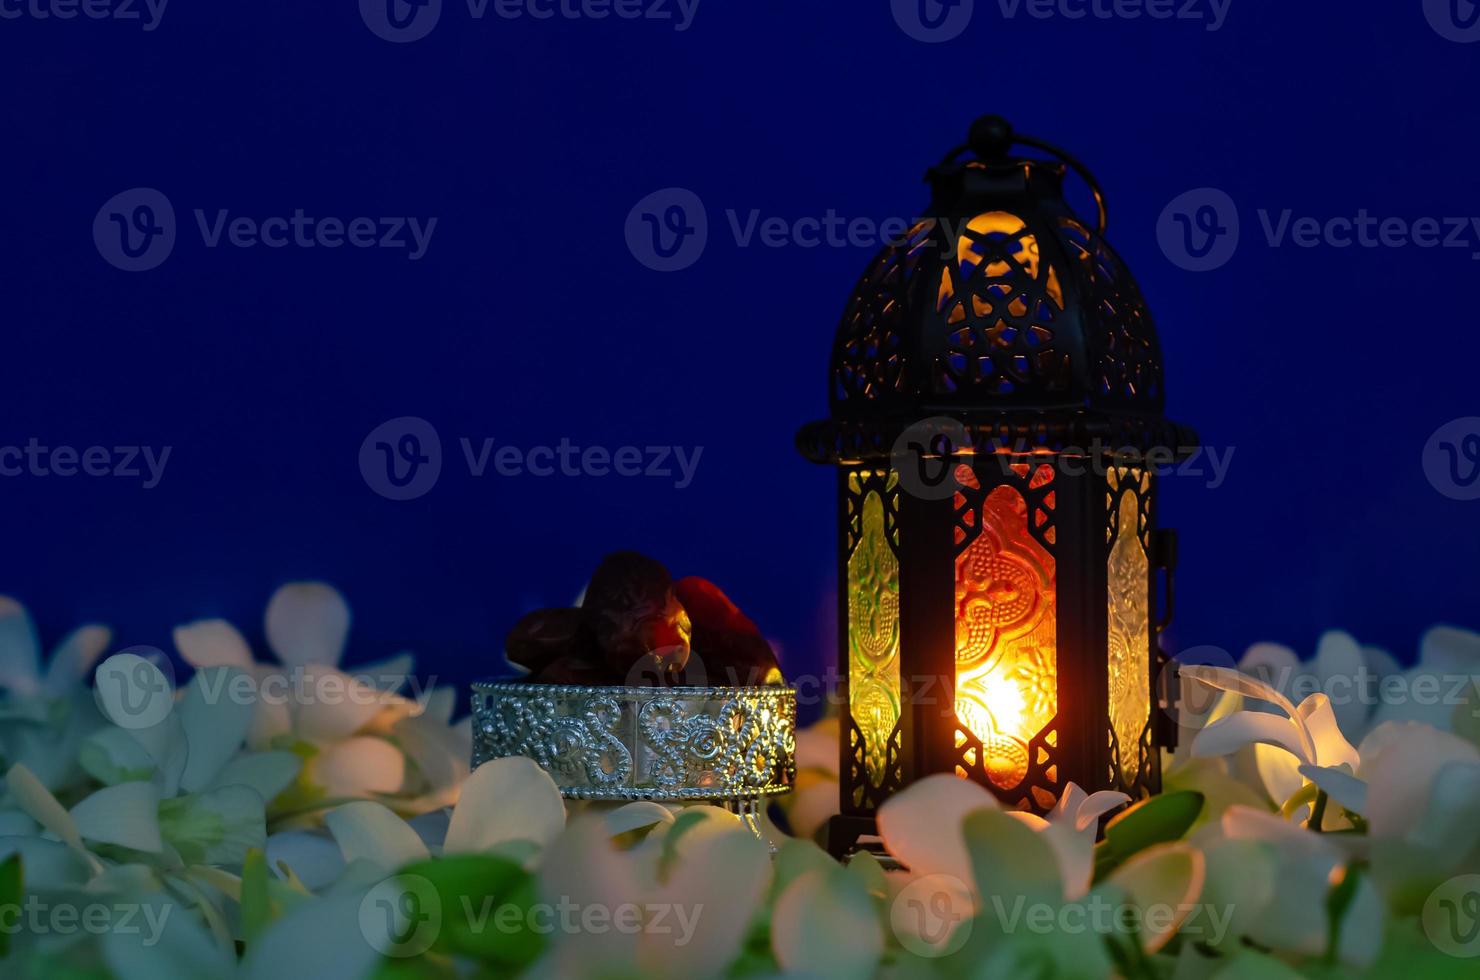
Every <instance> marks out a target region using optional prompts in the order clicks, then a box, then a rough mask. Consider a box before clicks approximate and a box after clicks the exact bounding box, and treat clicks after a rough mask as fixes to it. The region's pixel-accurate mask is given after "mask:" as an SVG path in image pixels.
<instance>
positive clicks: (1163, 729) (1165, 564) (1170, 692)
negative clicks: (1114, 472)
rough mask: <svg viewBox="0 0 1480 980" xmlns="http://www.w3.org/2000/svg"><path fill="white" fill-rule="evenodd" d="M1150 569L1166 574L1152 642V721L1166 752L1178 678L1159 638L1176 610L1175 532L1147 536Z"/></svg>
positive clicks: (1173, 733)
mask: <svg viewBox="0 0 1480 980" xmlns="http://www.w3.org/2000/svg"><path fill="white" fill-rule="evenodd" d="M1150 557H1151V567H1152V569H1153V571H1161V572H1164V573H1165V574H1166V590H1165V595H1166V600H1165V603H1164V604H1163V605H1162V609H1161V614H1160V615H1159V616H1157V617H1156V621H1155V628H1156V635H1157V640H1156V641H1155V663H1156V681H1155V689H1154V690H1153V691H1152V696H1153V697H1155V698H1156V701H1157V706H1158V707H1159V708H1160V709H1161V710H1160V712H1159V713H1158V714H1157V717H1156V726H1155V727H1156V741H1157V744H1158V745H1160V746H1162V747H1163V748H1166V749H1175V748H1176V747H1177V702H1178V700H1179V695H1180V693H1181V687H1182V683H1181V677H1180V675H1179V674H1178V671H1177V662H1176V661H1175V660H1173V659H1172V658H1171V657H1169V656H1167V654H1166V651H1165V650H1163V649H1162V648H1161V640H1160V637H1161V634H1162V633H1164V632H1165V631H1166V629H1167V627H1168V626H1171V625H1172V614H1173V612H1174V611H1175V609H1176V590H1175V587H1174V585H1173V581H1174V578H1175V574H1176V571H1177V532H1176V531H1174V530H1172V529H1171V528H1160V529H1157V530H1155V531H1152V532H1151V556H1150Z"/></svg>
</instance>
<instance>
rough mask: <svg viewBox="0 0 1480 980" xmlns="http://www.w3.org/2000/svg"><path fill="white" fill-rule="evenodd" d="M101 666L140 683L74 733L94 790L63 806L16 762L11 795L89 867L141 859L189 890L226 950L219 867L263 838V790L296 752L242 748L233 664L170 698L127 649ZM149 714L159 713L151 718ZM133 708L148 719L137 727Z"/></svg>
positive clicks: (292, 771)
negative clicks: (92, 725)
mask: <svg viewBox="0 0 1480 980" xmlns="http://www.w3.org/2000/svg"><path fill="white" fill-rule="evenodd" d="M100 670H105V671H110V672H111V671H115V670H117V671H120V673H119V676H123V677H127V678H130V679H132V681H133V682H134V683H137V684H138V685H139V689H138V690H136V691H131V692H124V694H122V695H120V696H118V697H101V698H99V704H100V707H101V709H102V711H103V713H104V714H105V715H106V716H107V718H108V721H109V722H111V724H107V725H104V726H103V727H101V728H99V729H98V730H97V731H95V732H93V733H92V734H91V735H89V736H88V737H87V738H86V739H85V740H84V742H83V743H82V746H81V751H80V756H79V757H80V762H81V765H82V767H83V768H84V769H86V770H87V772H88V773H89V774H90V775H91V776H93V778H94V779H96V780H97V781H98V782H99V783H101V784H102V786H101V788H99V789H97V790H95V791H94V792H91V793H90V794H88V795H86V796H85V797H83V798H82V799H81V800H80V801H79V802H77V803H76V804H75V805H73V806H72V807H71V808H70V810H69V809H67V808H65V807H63V806H62V804H61V803H60V802H58V800H57V798H56V797H55V796H54V795H52V794H51V792H50V791H49V790H47V788H46V787H45V786H44V785H43V784H42V783H41V782H40V780H38V779H37V778H36V777H35V776H34V774H32V773H31V772H30V771H29V769H28V768H27V767H26V766H24V765H23V764H17V765H15V766H13V767H11V769H10V772H9V774H8V776H7V786H8V788H9V791H10V796H11V798H12V800H13V801H14V803H15V805H17V806H18V807H19V808H20V809H21V810H22V811H23V812H25V813H26V814H27V815H28V816H29V817H30V818H31V819H33V820H34V821H35V822H36V823H37V824H38V825H39V826H40V827H41V828H43V829H44V830H45V831H46V832H48V833H49V834H50V835H51V836H52V837H54V838H55V839H57V840H59V841H61V842H62V843H64V844H66V845H67V846H68V847H70V848H72V849H73V851H74V852H76V854H77V856H78V857H79V858H80V859H81V860H82V861H83V862H84V863H85V864H86V866H87V867H88V869H89V870H90V872H91V874H92V875H93V876H94V877H96V876H100V875H102V874H104V873H105V872H106V871H107V870H108V869H110V868H114V867H117V866H120V865H125V866H142V867H145V868H147V869H148V870H149V871H150V872H151V873H152V874H154V875H156V876H157V877H158V879H159V881H160V882H163V884H164V886H167V887H168V888H169V889H171V890H172V891H174V892H176V893H179V894H183V895H186V896H189V898H190V899H191V904H192V905H193V907H194V908H196V909H197V910H198V911H199V914H200V915H201V917H202V918H203V919H204V920H205V922H206V923H207V924H208V925H209V926H210V928H211V931H212V932H213V933H214V934H215V936H216V938H217V940H218V942H219V943H220V944H221V945H222V946H223V947H224V948H230V946H231V943H232V941H233V937H232V935H231V932H230V929H229V927H228V926H227V922H226V917H225V915H224V906H225V900H224V898H225V896H224V895H223V894H222V889H223V888H225V889H227V890H230V889H232V888H234V887H237V886H238V885H239V880H238V879H236V878H235V876H234V875H233V874H232V873H231V872H229V871H225V870H222V869H224V868H236V867H240V866H241V864H242V862H243V861H244V860H245V858H246V854H247V851H248V850H249V849H251V848H262V847H264V846H265V844H266V815H265V800H266V799H270V798H271V797H273V796H276V795H277V794H278V793H279V792H281V791H282V789H283V788H284V787H286V786H287V785H288V784H289V783H291V782H292V781H293V780H294V778H295V777H296V776H297V775H298V771H299V769H300V767H301V761H300V760H299V759H298V757H297V756H295V755H294V754H292V753H289V752H266V753H251V754H241V752H240V750H241V746H242V743H243V741H244V739H245V737H246V733H247V729H248V727H249V725H250V724H251V717H252V706H251V704H250V703H248V702H242V701H237V700H233V699H231V698H229V697H222V696H221V692H222V691H225V690H229V689H230V685H231V683H232V681H233V679H234V675H237V674H238V673H239V672H237V671H235V670H234V669H233V668H214V669H212V670H204V671H200V672H199V673H197V674H196V676H195V678H194V679H193V680H192V681H191V682H190V684H189V685H188V686H187V688H186V690H185V691H184V692H183V695H182V696H180V697H178V698H177V697H176V696H175V693H174V689H173V686H172V685H171V684H170V683H169V681H168V679H167V678H166V677H165V676H164V674H163V673H162V672H161V671H160V670H159V669H158V668H157V667H156V666H154V665H153V664H151V663H150V662H149V661H147V660H144V659H143V658H140V657H138V656H136V655H134V654H120V655H115V656H114V657H111V658H109V660H108V661H106V662H105V663H104V664H103V666H102V667H101V668H100ZM151 699H152V700H151ZM141 706H142V707H141ZM141 710H143V711H147V712H148V715H147V717H144V716H141V714H140V711H141ZM155 713H158V714H159V715H161V716H162V717H160V718H159V720H154V714H155ZM141 717H143V719H144V720H152V721H153V722H154V723H153V724H151V725H148V726H147V727H138V722H139V720H140V719H141Z"/></svg>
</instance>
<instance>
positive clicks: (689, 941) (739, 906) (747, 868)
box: [453, 769, 771, 977]
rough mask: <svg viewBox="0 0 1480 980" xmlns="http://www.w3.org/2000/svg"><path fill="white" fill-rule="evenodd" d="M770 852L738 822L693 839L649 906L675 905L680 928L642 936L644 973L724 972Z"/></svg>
mask: <svg viewBox="0 0 1480 980" xmlns="http://www.w3.org/2000/svg"><path fill="white" fill-rule="evenodd" d="M479 771H480V772H481V771H482V770H481V769H480V770H479ZM476 775H477V774H476V773H474V776H475V778H476ZM464 798H466V794H465V795H464ZM453 823H454V825H455V824H456V817H455V816H454V818H453ZM768 856H769V855H768V854H767V851H766V845H765V844H763V843H762V842H761V841H760V840H759V839H758V838H757V837H756V836H755V835H754V834H752V833H750V832H749V831H748V830H744V829H742V828H741V827H740V826H739V824H738V823H737V824H735V825H734V826H733V828H732V829H730V830H727V831H725V832H723V833H717V834H706V835H703V836H701V837H699V838H698V839H697V840H694V841H692V851H691V856H690V858H689V859H687V860H684V861H681V862H679V863H678V864H677V866H676V867H674V869H673V870H672V872H671V873H670V875H669V877H668V880H667V881H666V882H664V883H663V884H662V885H660V886H659V887H658V888H657V889H656V890H655V891H654V892H653V894H652V899H651V903H650V905H657V906H667V907H669V908H671V909H672V910H673V911H674V913H675V915H673V916H670V918H671V919H673V920H674V921H675V923H676V926H677V927H676V928H673V929H671V930H669V931H667V932H661V931H659V930H656V929H654V930H648V931H645V932H643V933H642V934H640V935H639V936H638V939H637V960H638V965H639V967H640V968H641V969H642V972H643V973H645V974H655V975H657V976H661V977H718V976H722V975H723V974H724V973H725V971H726V969H727V968H728V967H729V965H730V964H731V963H732V962H734V960H735V957H736V955H737V954H738V953H739V952H740V948H741V945H742V944H743V943H744V941H745V936H746V933H747V932H748V930H749V929H750V924H751V921H752V920H753V919H754V917H755V913H756V910H757V909H758V908H760V906H761V900H762V898H764V897H765V894H766V889H767V886H768V885H769V884H770V880H771V862H770V861H769V860H767V858H768ZM686 933H687V934H686Z"/></svg>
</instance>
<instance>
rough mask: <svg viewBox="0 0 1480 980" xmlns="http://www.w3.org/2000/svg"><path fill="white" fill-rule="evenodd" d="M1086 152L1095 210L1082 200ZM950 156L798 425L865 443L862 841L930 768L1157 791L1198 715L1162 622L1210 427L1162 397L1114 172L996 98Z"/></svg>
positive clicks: (847, 774)
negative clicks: (1115, 240) (1185, 455)
mask: <svg viewBox="0 0 1480 980" xmlns="http://www.w3.org/2000/svg"><path fill="white" fill-rule="evenodd" d="M1015 145H1022V146H1030V147H1034V148H1036V149H1038V150H1041V151H1044V152H1046V153H1048V154H1050V155H1052V156H1053V157H1055V158H1056V159H1039V158H1026V157H1021V156H1015V155H1013V153H1012V148H1013V146H1015ZM968 151H969V157H968ZM963 157H968V158H966V159H963ZM1068 168H1073V169H1074V170H1075V171H1076V172H1078V173H1079V174H1080V175H1081V176H1082V177H1083V178H1084V180H1085V181H1086V183H1088V184H1089V187H1090V189H1091V191H1092V193H1093V195H1094V198H1095V203H1096V207H1097V209H1098V211H1099V214H1098V220H1097V222H1096V223H1095V224H1094V225H1093V226H1091V225H1090V224H1089V223H1087V222H1085V221H1083V220H1081V219H1080V218H1079V217H1078V216H1077V215H1076V214H1075V212H1074V211H1073V209H1072V208H1070V207H1069V205H1068V204H1067V203H1066V202H1065V200H1064V195H1063V179H1064V176H1065V173H1066V171H1067V169H1068ZM927 179H928V180H929V183H930V185H931V187H932V191H933V197H932V201H931V206H930V209H929V211H928V212H927V217H925V218H924V219H922V220H921V221H919V222H918V223H917V224H915V225H914V227H913V228H911V229H910V230H909V232H908V233H907V234H906V235H905V236H904V237H903V239H902V240H900V241H898V242H894V243H891V244H890V245H889V246H888V247H886V248H885V249H884V250H883V251H882V252H881V253H880V254H879V255H878V256H877V257H876V258H875V259H874V261H873V262H872V264H871V265H870V266H869V268H868V270H867V271H866V272H865V274H864V276H863V279H862V281H861V282H860V283H859V285H858V287H857V289H856V290H855V291H854V293H853V295H852V297H851V298H850V299H849V301H848V305H847V307H846V310H845V312H844V315H843V321H842V324H841V326H840V327H839V329H838V333H837V338H836V340H835V342H834V347H833V355H832V364H831V376H830V379H829V382H830V383H829V388H830V402H831V408H832V411H831V417H830V418H829V419H828V420H826V421H822V422H816V423H813V424H811V425H808V426H806V427H804V428H803V429H802V431H801V432H800V433H799V434H798V437H797V443H798V446H799V447H800V448H801V450H802V452H803V454H804V455H806V456H807V457H808V458H809V459H812V460H813V461H816V462H825V463H833V464H837V465H838V466H840V474H839V481H838V485H839V504H838V514H839V537H840V547H839V577H840V591H841V601H840V603H839V615H840V618H841V620H842V622H841V629H840V630H839V634H840V644H839V646H840V651H839V657H840V670H841V675H842V678H843V687H844V692H843V693H844V696H843V698H842V711H841V714H842V716H843V718H842V722H843V724H842V743H843V744H842V759H843V765H842V815H841V816H840V817H838V818H837V819H836V820H835V821H834V823H833V825H832V827H831V828H830V846H831V848H832V849H833V850H834V851H835V852H836V853H840V854H841V853H844V852H846V851H847V850H850V849H852V848H853V847H854V846H856V845H857V843H858V840H859V838H860V837H861V836H865V835H869V834H872V833H873V830H874V823H873V815H874V814H875V812H876V811H877V809H878V807H879V805H880V804H881V803H882V802H883V801H884V800H885V799H887V798H888V797H889V796H890V794H892V793H894V792H896V791H898V790H899V789H900V788H902V787H903V786H904V785H906V784H907V783H908V782H910V781H912V780H914V779H917V778H919V777H920V776H922V775H926V774H929V773H936V772H954V773H956V774H958V775H960V776H963V777H966V778H969V779H973V780H976V781H978V782H980V783H982V784H983V785H984V786H987V787H988V788H990V789H991V790H993V791H994V792H995V793H996V794H997V795H998V796H999V797H1000V798H1001V799H1002V800H1003V801H1004V803H1005V804H1006V805H1008V806H1013V807H1019V808H1022V809H1025V810H1031V811H1034V812H1040V813H1041V812H1044V811H1046V810H1049V809H1051V808H1052V807H1053V806H1054V804H1055V803H1056V802H1057V801H1058V798H1059V795H1060V793H1061V792H1062V788H1063V787H1064V786H1065V785H1066V784H1067V783H1069V782H1071V781H1072V782H1075V783H1078V784H1079V785H1080V786H1082V787H1084V788H1086V789H1088V790H1094V789H1106V788H1115V789H1120V790H1123V791H1125V792H1128V793H1130V794H1131V795H1132V796H1143V795H1146V794H1148V793H1152V792H1155V791H1156V790H1157V789H1158V788H1159V786H1158V784H1159V782H1160V777H1161V773H1160V758H1159V754H1158V752H1157V747H1158V745H1159V744H1166V743H1168V742H1169V740H1170V738H1171V737H1174V735H1175V724H1173V723H1172V711H1173V710H1174V705H1173V704H1172V703H1171V699H1170V694H1169V691H1170V689H1171V685H1170V684H1167V685H1158V684H1157V682H1156V679H1157V678H1158V677H1160V676H1161V675H1162V673H1163V672H1162V670H1161V665H1162V664H1163V663H1164V658H1162V656H1161V655H1160V652H1159V650H1158V649H1157V647H1156V644H1155V642H1154V637H1155V636H1156V634H1157V633H1158V632H1160V630H1162V629H1164V628H1165V626H1166V625H1167V622H1168V621H1169V619H1170V615H1171V596H1172V586H1171V569H1172V566H1173V564H1174V562H1175V539H1174V537H1173V535H1172V532H1170V531H1165V530H1158V529H1157V528H1156V526H1155V515H1156V485H1155V480H1154V476H1153V470H1154V469H1155V468H1156V466H1158V465H1165V464H1166V463H1169V462H1170V461H1172V460H1173V459H1175V458H1176V457H1177V456H1178V455H1180V454H1181V453H1182V452H1183V451H1187V450H1190V449H1191V448H1193V447H1195V446H1196V436H1195V435H1194V434H1193V433H1192V432H1190V431H1189V430H1186V429H1183V428H1181V427H1179V426H1177V425H1175V424H1174V423H1172V422H1170V421H1168V420H1167V419H1166V418H1165V417H1164V416H1163V414H1162V409H1163V392H1162V368H1161V352H1160V348H1159V346H1158V343H1157V339H1156V333H1155V330H1154V328H1153V326H1152V322H1151V317H1150V314H1149V313H1148V312H1147V310H1146V307H1145V305H1144V303H1143V302H1142V299H1141V295H1140V292H1139V290H1138V289H1137V287H1136V284H1135V282H1134V280H1133V279H1132V278H1131V276H1130V274H1129V272H1127V271H1126V269H1125V266H1124V265H1123V264H1122V263H1121V261H1120V259H1119V258H1118V257H1117V256H1116V255H1115V253H1114V252H1112V251H1111V250H1110V248H1109V246H1108V245H1107V244H1106V243H1105V241H1104V237H1103V234H1104V220H1105V211H1104V201H1103V196H1102V195H1101V193H1100V190H1099V187H1098V185H1097V184H1096V183H1095V181H1094V179H1093V177H1092V176H1090V175H1089V173H1088V172H1087V171H1086V170H1085V169H1084V168H1083V167H1082V166H1080V165H1079V164H1078V163H1077V162H1075V161H1074V160H1073V159H1072V158H1070V157H1068V156H1067V155H1065V154H1064V153H1062V152H1061V151H1059V150H1056V149H1054V148H1053V147H1051V146H1048V145H1047V144H1044V143H1041V142H1038V141H1036V140H1030V139H1026V138H1022V137H1016V136H1014V134H1013V133H1012V130H1011V128H1010V127H1009V126H1008V125H1007V124H1006V123H1005V122H1004V121H1002V120H1001V119H998V118H995V117H987V118H984V119H982V120H979V121H978V122H977V123H976V124H975V125H974V126H973V127H972V131H971V137H970V140H969V142H968V143H967V145H965V146H963V147H960V148H958V149H957V150H955V151H954V152H952V153H951V154H950V155H949V156H948V157H947V158H946V160H945V161H944V162H942V163H941V164H940V165H939V166H938V167H936V168H934V169H933V170H931V171H930V173H929V174H928V177H927ZM1159 571H1164V572H1165V573H1166V585H1165V600H1164V602H1161V603H1157V602H1156V601H1155V599H1156V593H1157V589H1156V584H1157V582H1156V579H1157V573H1158V572H1159ZM1157 605H1161V606H1163V607H1164V608H1163V609H1162V611H1161V612H1160V614H1159V615H1158V613H1157V611H1156V609H1155V607H1156V606H1157ZM1158 686H1165V687H1166V688H1167V690H1165V691H1160V690H1157V689H1156V688H1157V687H1158ZM1158 701H1160V702H1161V707H1162V708H1164V709H1165V710H1164V711H1162V710H1157V707H1158Z"/></svg>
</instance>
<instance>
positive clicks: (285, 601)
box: [267, 582, 349, 667]
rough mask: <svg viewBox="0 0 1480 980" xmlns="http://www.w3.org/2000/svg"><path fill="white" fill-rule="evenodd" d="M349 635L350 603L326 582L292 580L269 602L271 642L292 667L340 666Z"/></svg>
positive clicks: (268, 641) (281, 657)
mask: <svg viewBox="0 0 1480 980" xmlns="http://www.w3.org/2000/svg"><path fill="white" fill-rule="evenodd" d="M348 635H349V605H348V604H347V603H346V602H345V601H344V597H343V596H341V595H340V594H339V592H338V591H337V590H336V589H334V587H333V586H330V585H326V584H324V583H323V582H290V583H289V584H287V585H284V586H283V587H282V588H280V589H278V590H277V591H276V592H274V593H273V594H272V599H271V600H269V601H268V603H267V645H268V646H269V647H271V648H272V652H273V653H275V654H277V657H278V659H279V660H280V661H282V662H283V663H284V664H287V665H289V666H294V667H302V666H307V665H308V664H316V665H318V666H321V667H333V666H336V665H337V664H338V663H339V658H340V657H341V656H343V654H344V642H345V638H346V637H347V636H348Z"/></svg>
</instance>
